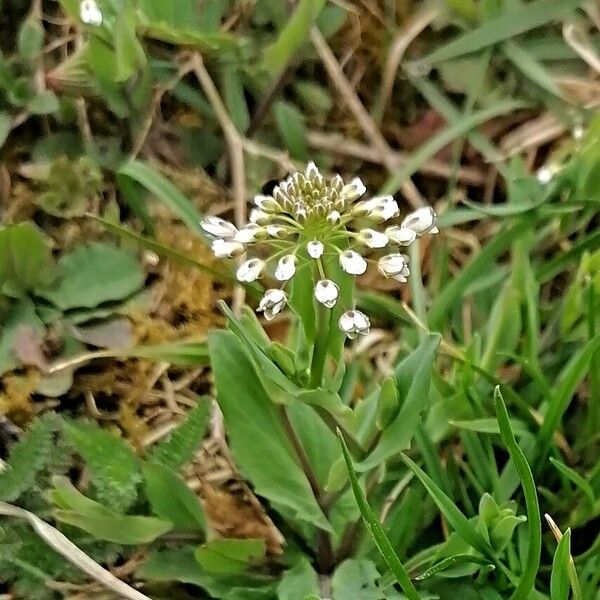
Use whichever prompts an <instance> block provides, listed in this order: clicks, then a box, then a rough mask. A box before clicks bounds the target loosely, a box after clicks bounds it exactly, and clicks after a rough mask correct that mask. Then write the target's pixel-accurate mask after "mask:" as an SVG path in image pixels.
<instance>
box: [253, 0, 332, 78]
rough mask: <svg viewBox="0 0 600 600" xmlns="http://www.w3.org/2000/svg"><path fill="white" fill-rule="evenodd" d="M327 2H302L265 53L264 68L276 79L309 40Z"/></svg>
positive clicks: (319, 0)
mask: <svg viewBox="0 0 600 600" xmlns="http://www.w3.org/2000/svg"><path fill="white" fill-rule="evenodd" d="M325 2H326V0H300V2H298V5H297V6H296V10H295V11H294V14H293V15H292V16H291V18H290V20H289V21H288V22H287V23H286V25H285V27H284V28H283V30H282V31H281V33H280V34H279V37H278V38H277V40H276V41H275V42H273V43H272V44H271V45H270V46H269V47H268V48H267V49H266V50H265V53H264V58H263V64H262V67H263V69H265V70H266V71H269V72H270V73H271V76H273V77H276V76H277V75H279V73H280V72H281V71H282V70H283V69H284V67H285V66H286V65H287V64H288V63H289V61H290V60H291V59H292V58H293V56H294V54H295V53H296V52H297V51H298V49H299V48H300V47H301V46H302V44H304V43H305V42H306V41H307V40H308V38H309V32H310V28H311V27H312V25H313V23H314V22H315V20H316V19H317V17H318V16H319V13H320V12H321V10H322V9H323V7H324V6H325Z"/></svg>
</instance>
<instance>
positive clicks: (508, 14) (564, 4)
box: [422, 0, 582, 65]
mask: <svg viewBox="0 0 600 600" xmlns="http://www.w3.org/2000/svg"><path fill="white" fill-rule="evenodd" d="M581 3H582V2H581V0H536V1H535V2H530V3H528V4H525V3H523V4H521V5H520V6H519V7H518V8H516V9H515V8H514V7H511V8H509V7H508V5H506V9H505V12H503V13H502V14H501V15H498V16H497V17H494V18H491V19H487V20H486V21H484V22H483V23H482V24H481V25H479V26H478V27H477V28H475V29H473V30H471V31H468V32H466V33H463V34H461V35H460V36H458V37H457V38H455V39H454V40H452V41H451V42H449V43H448V44H445V45H444V46H442V47H441V48H437V49H436V50H434V51H433V52H432V53H431V54H429V55H427V56H426V57H425V58H423V59H422V60H423V62H424V63H426V64H428V65H433V64H435V63H438V62H442V61H444V60H449V59H451V58H455V57H456V56H462V55H463V54H469V53H471V52H477V51H478V50H481V49H482V48H486V47H487V46H491V45H492V44H496V43H497V42H501V41H503V40H506V39H509V38H512V37H514V36H516V35H519V34H521V33H524V32H526V31H529V30H530V29H534V28H536V27H541V26H542V25H545V24H546V23H549V22H551V21H554V20H557V19H561V18H562V17H565V16H567V15H569V14H570V13H572V12H574V11H575V9H576V8H577V7H578V6H580V5H581Z"/></svg>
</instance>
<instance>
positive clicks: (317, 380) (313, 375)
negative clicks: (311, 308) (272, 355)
mask: <svg viewBox="0 0 600 600" xmlns="http://www.w3.org/2000/svg"><path fill="white" fill-rule="evenodd" d="M330 315H331V311H330V310H329V309H328V308H326V307H325V306H322V305H321V304H319V305H318V307H317V319H318V321H317V333H316V335H315V345H314V350H313V357H312V362H311V365H310V382H309V385H310V387H311V388H318V387H319V386H320V385H321V383H322V381H323V371H324V370H325V362H326V360H327V349H328V347H329V319H330Z"/></svg>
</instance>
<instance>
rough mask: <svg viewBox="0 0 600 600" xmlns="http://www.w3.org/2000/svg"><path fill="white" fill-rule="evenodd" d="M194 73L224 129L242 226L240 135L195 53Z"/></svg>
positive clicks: (239, 290)
mask: <svg viewBox="0 0 600 600" xmlns="http://www.w3.org/2000/svg"><path fill="white" fill-rule="evenodd" d="M192 65H193V70H194V73H195V74H196V77H197V78H198V81H199V82H200V85H201V86H202V89H203V90H204V93H205V94H206V97H207V98H208V101H209V102H210V104H211V106H212V107H213V110H214V111H215V114H216V115H217V120H218V121H219V124H220V125H221V129H223V134H224V135H225V141H226V143H227V148H228V150H229V163H230V168H231V182H232V187H233V199H234V207H235V210H234V213H235V223H236V225H237V226H238V227H242V226H243V225H244V223H245V222H246V169H245V166H244V145H243V143H242V136H241V135H240V133H239V132H238V130H237V129H236V128H235V125H234V124H233V121H232V120H231V117H230V116H229V113H228V112H227V109H226V108H225V104H224V103H223V100H222V99H221V96H220V95H219V91H218V90H217V88H216V86H215V84H214V82H213V80H212V78H211V76H210V75H209V73H208V71H207V70H206V67H205V66H204V62H203V61H202V56H201V55H200V54H199V53H197V52H196V53H195V54H194V55H193V57H192ZM244 298H245V290H244V288H243V287H242V286H237V287H236V288H235V290H234V293H233V310H234V312H236V313H237V312H239V311H240V309H241V307H242V305H243V304H244Z"/></svg>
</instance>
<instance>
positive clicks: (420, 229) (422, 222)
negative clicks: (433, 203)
mask: <svg viewBox="0 0 600 600" xmlns="http://www.w3.org/2000/svg"><path fill="white" fill-rule="evenodd" d="M436 223H437V216H436V214H435V212H434V210H433V208H431V207H430V206H424V207H423V208H418V209H417V210H415V211H414V212H411V213H410V214H409V215H407V216H406V218H405V219H404V221H402V224H401V227H403V228H407V229H412V230H413V231H414V232H415V233H416V234H417V235H419V236H420V235H424V234H425V233H438V231H439V230H438V228H437V227H436Z"/></svg>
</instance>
